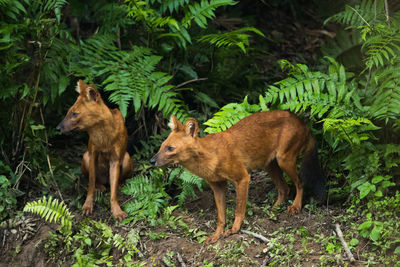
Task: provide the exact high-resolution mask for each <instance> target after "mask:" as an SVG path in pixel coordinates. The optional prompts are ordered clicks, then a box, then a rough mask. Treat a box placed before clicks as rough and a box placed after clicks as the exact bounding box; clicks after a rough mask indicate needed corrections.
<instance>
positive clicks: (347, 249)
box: [335, 223, 356, 263]
mask: <svg viewBox="0 0 400 267" xmlns="http://www.w3.org/2000/svg"><path fill="white" fill-rule="evenodd" d="M335 227H336V229H335V230H336V233H337V235H338V237H339V239H340V242H342V246H343V248H344V251H345V252H346V254H347V257H348V258H349V260H350V262H351V263H353V262H355V261H356V260H355V259H354V256H353V254H352V253H351V251H350V248H349V246H348V245H347V243H346V241H345V240H344V238H343V233H342V230H340V225H339V224H338V223H337V224H335Z"/></svg>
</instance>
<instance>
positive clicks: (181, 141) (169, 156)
mask: <svg viewBox="0 0 400 267" xmlns="http://www.w3.org/2000/svg"><path fill="white" fill-rule="evenodd" d="M168 126H169V127H170V128H171V130H172V132H171V133H170V135H169V136H168V138H167V139H165V141H164V142H163V143H162V144H161V147H160V150H159V151H158V152H157V154H155V155H154V157H152V158H151V160H150V163H152V164H154V165H155V166H157V167H162V166H166V165H171V164H183V163H185V162H186V161H188V160H191V159H193V154H194V153H193V152H194V151H195V150H196V147H195V146H196V142H197V138H198V133H199V125H198V123H197V121H196V120H195V119H192V118H190V119H188V120H187V121H186V122H185V125H183V124H182V123H181V122H180V121H179V120H178V119H177V118H176V117H175V116H172V117H171V121H170V122H169V124H168Z"/></svg>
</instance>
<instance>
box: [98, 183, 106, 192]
mask: <svg viewBox="0 0 400 267" xmlns="http://www.w3.org/2000/svg"><path fill="white" fill-rule="evenodd" d="M96 189H97V190H98V191H100V192H104V191H106V187H105V186H104V184H99V183H96Z"/></svg>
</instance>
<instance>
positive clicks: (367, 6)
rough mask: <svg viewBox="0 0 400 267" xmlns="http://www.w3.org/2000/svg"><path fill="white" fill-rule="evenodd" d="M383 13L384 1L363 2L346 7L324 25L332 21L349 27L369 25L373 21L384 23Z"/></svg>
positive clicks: (367, 0) (368, 0) (364, 0)
mask: <svg viewBox="0 0 400 267" xmlns="http://www.w3.org/2000/svg"><path fill="white" fill-rule="evenodd" d="M377 11H378V12H377ZM383 11H384V1H374V0H363V1H361V4H359V5H358V4H357V5H355V6H350V5H346V6H345V10H344V11H342V12H339V13H337V14H336V15H334V16H332V17H330V18H328V19H327V20H326V21H325V23H326V22H328V21H330V20H334V21H336V22H340V23H342V24H348V25H350V27H358V26H363V25H369V24H371V23H373V22H374V21H384V20H385V19H386V17H385V14H384V12H383Z"/></svg>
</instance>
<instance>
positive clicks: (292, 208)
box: [287, 205, 301, 215]
mask: <svg viewBox="0 0 400 267" xmlns="http://www.w3.org/2000/svg"><path fill="white" fill-rule="evenodd" d="M300 210H301V207H299V206H295V205H290V206H289V207H288V209H287V214H288V215H296V214H298V213H300Z"/></svg>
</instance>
